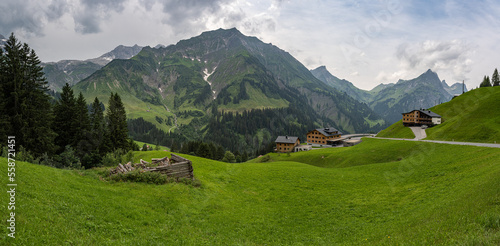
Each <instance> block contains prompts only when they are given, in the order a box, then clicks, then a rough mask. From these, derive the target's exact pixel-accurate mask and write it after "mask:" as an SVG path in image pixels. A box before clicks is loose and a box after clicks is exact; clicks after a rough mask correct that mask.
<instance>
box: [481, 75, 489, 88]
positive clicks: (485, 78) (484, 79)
mask: <svg viewBox="0 0 500 246" xmlns="http://www.w3.org/2000/svg"><path fill="white" fill-rule="evenodd" d="M479 87H491V82H490V77H488V76H484V78H483V82H481V84H480V85H479Z"/></svg>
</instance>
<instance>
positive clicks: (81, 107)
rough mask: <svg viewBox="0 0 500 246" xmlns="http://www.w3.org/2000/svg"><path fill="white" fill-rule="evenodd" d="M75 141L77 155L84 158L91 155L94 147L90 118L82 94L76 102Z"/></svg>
mask: <svg viewBox="0 0 500 246" xmlns="http://www.w3.org/2000/svg"><path fill="white" fill-rule="evenodd" d="M75 113H76V117H75V120H76V122H75V131H76V132H75V140H74V142H73V146H74V147H75V150H76V154H77V155H78V157H80V158H82V157H84V156H85V155H88V154H90V152H91V151H92V150H93V148H94V146H93V145H92V143H91V139H92V138H91V133H90V118H89V110H88V107H87V102H86V101H85V98H84V97H83V94H82V93H81V92H80V94H79V95H78V98H77V99H76V102H75Z"/></svg>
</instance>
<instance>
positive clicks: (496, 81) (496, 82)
mask: <svg viewBox="0 0 500 246" xmlns="http://www.w3.org/2000/svg"><path fill="white" fill-rule="evenodd" d="M491 83H492V84H493V86H499V85H500V77H498V70H497V69H496V68H495V71H494V72H493V76H491Z"/></svg>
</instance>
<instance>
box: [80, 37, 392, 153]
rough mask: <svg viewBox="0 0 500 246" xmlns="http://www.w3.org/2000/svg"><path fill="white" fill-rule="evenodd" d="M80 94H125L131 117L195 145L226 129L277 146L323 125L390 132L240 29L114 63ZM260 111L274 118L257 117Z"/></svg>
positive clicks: (360, 106) (103, 98)
mask: <svg viewBox="0 0 500 246" xmlns="http://www.w3.org/2000/svg"><path fill="white" fill-rule="evenodd" d="M74 90H75V91H76V92H80V91H81V92H83V94H84V96H85V97H87V100H93V98H94V97H98V98H99V99H100V100H101V101H104V102H105V103H106V101H107V98H108V97H109V94H110V92H111V91H114V92H118V93H119V94H120V95H121V97H122V98H123V99H124V105H125V107H126V109H127V112H128V114H129V115H128V117H129V118H130V119H138V118H143V119H144V120H145V121H147V122H151V123H152V124H154V125H155V127H157V128H159V129H163V130H164V131H166V132H171V131H175V132H177V133H180V134H182V135H183V136H189V137H187V138H188V139H189V138H190V139H192V138H199V139H203V138H207V137H209V136H211V139H210V140H213V139H216V138H217V137H219V135H221V134H219V135H214V132H217V131H219V130H220V129H216V128H221V129H226V131H225V132H224V134H225V135H227V134H231V131H232V133H233V135H234V138H235V139H239V140H238V141H239V143H240V144H243V143H245V144H246V142H258V143H266V142H268V143H269V142H272V141H273V140H274V139H272V138H274V137H275V136H276V135H285V134H289V135H291V134H295V135H299V136H302V135H304V136H303V137H304V138H305V133H307V131H308V129H309V130H310V129H311V128H316V127H321V126H325V127H326V126H331V127H336V128H338V129H339V130H341V131H343V132H346V133H347V132H368V131H377V130H378V129H382V128H383V127H384V126H386V123H385V121H384V120H383V119H382V118H381V117H380V116H378V115H377V114H375V113H374V112H373V110H371V109H370V108H369V107H368V105H367V104H365V103H362V102H359V101H357V100H355V99H354V98H352V97H350V96H349V95H347V94H345V93H342V92H339V91H338V90H337V89H335V88H333V87H331V86H328V85H326V84H325V83H323V82H322V81H320V80H319V79H317V78H316V77H314V75H313V74H312V73H311V72H310V71H309V70H308V69H307V68H306V67H305V66H304V65H302V64H301V63H300V62H299V61H297V60H296V59H295V58H294V57H293V56H291V55H290V54H289V53H287V52H285V51H283V50H281V49H279V48H278V47H276V46H274V45H272V44H266V43H264V42H262V41H260V40H259V39H257V38H255V37H249V36H245V35H243V34H242V33H241V32H239V31H238V30H237V29H235V28H233V29H227V30H225V29H219V30H215V31H208V32H204V33H202V34H201V35H199V36H197V37H193V38H190V39H187V40H181V41H179V42H178V43H177V44H175V45H170V46H167V47H155V48H151V47H144V48H143V49H142V50H141V51H140V52H139V53H138V54H137V55H136V56H134V57H132V58H131V59H115V60H113V61H111V62H110V63H108V64H107V65H106V66H104V67H102V68H101V69H99V70H97V71H96V72H94V73H93V74H92V75H90V76H89V77H87V78H85V79H83V80H82V81H81V82H79V83H77V84H76V85H75V86H74ZM281 109H286V110H288V111H287V112H288V113H287V114H284V113H283V112H284V111H282V110H281ZM252 110H253V111H252ZM256 110H257V111H256ZM259 110H260V111H259ZM228 112H233V113H238V114H239V115H240V116H241V117H243V118H245V117H246V118H245V119H246V120H245V122H241V123H238V124H237V123H236V121H233V122H226V120H227V119H229V118H231V117H233V116H228V115H227V113H228ZM252 112H253V113H252ZM258 112H262V114H264V115H267V118H266V117H263V118H262V119H263V120H261V121H259V122H257V121H258V118H259V117H260V116H256V115H254V116H253V118H252V117H249V115H251V114H260V113H258ZM224 114H226V117H220V115H224ZM268 118H269V119H268ZM213 120H217V121H218V122H219V124H211V122H212V121H213ZM267 121H269V122H268V123H266V124H267V125H262V124H263V122H267ZM221 122H225V123H224V124H225V125H223V124H222V123H221ZM242 124H244V126H243V125H242ZM249 137H252V138H255V137H258V139H249ZM263 138H265V139H267V141H262V139H263ZM245 139H246V140H245ZM271 139H272V140H271ZM220 141H223V140H222V139H221V140H220ZM221 144H222V143H221ZM232 144H236V143H232ZM223 145H224V144H223Z"/></svg>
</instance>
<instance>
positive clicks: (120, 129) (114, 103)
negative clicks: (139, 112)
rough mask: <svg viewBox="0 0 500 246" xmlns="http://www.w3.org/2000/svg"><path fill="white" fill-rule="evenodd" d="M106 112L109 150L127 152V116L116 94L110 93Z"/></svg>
mask: <svg viewBox="0 0 500 246" xmlns="http://www.w3.org/2000/svg"><path fill="white" fill-rule="evenodd" d="M106 112H107V113H106V118H107V122H108V124H107V134H108V136H109V140H110V145H111V146H110V147H111V149H112V150H117V149H122V150H128V149H129V147H130V145H129V140H128V128H127V115H126V112H125V107H124V106H123V103H122V100H121V98H120V96H119V95H118V93H115V94H113V93H111V96H110V97H109V105H108V108H107V110H106Z"/></svg>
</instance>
